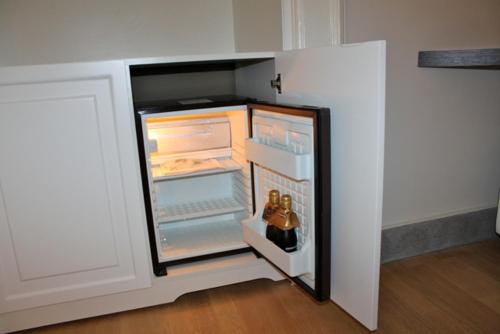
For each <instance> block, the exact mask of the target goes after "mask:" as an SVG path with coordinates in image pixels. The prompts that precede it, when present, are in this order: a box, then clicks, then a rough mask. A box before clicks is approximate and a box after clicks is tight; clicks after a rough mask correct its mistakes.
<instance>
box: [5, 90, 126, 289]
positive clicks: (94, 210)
mask: <svg viewBox="0 0 500 334" xmlns="http://www.w3.org/2000/svg"><path fill="white" fill-rule="evenodd" d="M3 108H5V110H4V111H3V112H1V113H0V155H1V156H2V157H4V159H2V160H3V161H2V163H1V164H0V182H1V190H2V193H3V198H4V210H5V211H6V214H7V221H8V228H9V230H10V231H9V232H10V238H11V239H12V240H11V241H12V244H13V245H14V251H15V257H16V264H17V270H18V273H19V276H20V279H21V280H22V281H25V280H30V279H36V278H41V277H46V276H52V275H61V274H67V273H72V272H77V271H86V270H89V269H95V268H104V267H110V266H116V265H117V264H118V258H117V254H116V250H115V248H116V245H115V241H114V239H113V230H112V226H111V224H110V223H111V217H112V214H111V211H110V204H111V203H110V199H109V195H108V192H107V189H106V187H107V185H106V176H105V166H104V161H103V151H102V148H101V142H100V138H99V123H98V117H97V110H96V100H95V97H93V96H89V97H75V98H68V99H62V100H48V101H30V102H18V103H11V104H8V105H4V107H3ZM42 254H43V256H44V257H46V258H49V259H50V261H47V262H45V261H41V259H40V258H39V257H40V255H42Z"/></svg>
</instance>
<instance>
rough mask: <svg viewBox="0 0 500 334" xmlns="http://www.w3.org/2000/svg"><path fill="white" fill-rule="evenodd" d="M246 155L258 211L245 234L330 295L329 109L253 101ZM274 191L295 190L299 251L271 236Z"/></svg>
mask: <svg viewBox="0 0 500 334" xmlns="http://www.w3.org/2000/svg"><path fill="white" fill-rule="evenodd" d="M248 110H249V117H250V123H251V134H250V138H249V139H247V141H246V145H245V146H246V157H247V159H248V160H249V161H251V162H252V164H253V184H254V197H255V200H254V204H255V214H254V215H253V216H252V217H251V218H249V219H246V220H244V221H243V222H242V228H243V239H244V240H245V242H247V243H248V244H249V245H250V246H252V247H253V248H254V249H255V250H256V251H257V252H258V253H260V254H261V255H262V256H263V257H264V258H266V259H267V260H268V261H269V262H270V263H272V264H273V265H274V266H275V267H276V268H278V269H279V270H281V271H282V272H283V273H285V274H286V275H287V276H289V277H290V278H292V279H293V280H294V281H295V282H296V283H297V284H298V285H299V286H301V287H302V288H303V289H304V290H305V291H307V292H308V293H309V294H311V295H312V296H313V297H314V298H316V299H317V300H326V299H329V298H330V256H331V255H330V254H331V247H330V239H331V237H330V236H331V233H330V231H331V211H330V210H331V209H330V207H331V205H330V202H331V175H330V174H331V162H330V155H331V150H330V112H329V109H324V108H315V107H305V106H297V107H295V106H293V107H291V106H283V105H275V104H250V105H249V106H248ZM270 190H278V191H279V192H280V194H281V195H285V194H287V195H290V196H291V198H292V209H293V211H294V212H295V213H296V215H297V217H298V219H299V226H298V227H297V228H295V230H296V234H297V250H295V251H293V252H285V251H284V250H282V249H281V248H280V247H278V246H277V245H276V244H275V243H274V242H273V241H271V240H268V239H267V238H266V228H267V223H266V222H265V221H264V220H263V218H262V212H263V209H264V205H265V203H266V202H267V200H268V193H269V191H270Z"/></svg>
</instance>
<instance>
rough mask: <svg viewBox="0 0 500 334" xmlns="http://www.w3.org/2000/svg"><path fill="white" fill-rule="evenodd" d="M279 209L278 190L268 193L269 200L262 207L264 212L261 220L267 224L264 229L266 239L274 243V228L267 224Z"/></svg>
mask: <svg viewBox="0 0 500 334" xmlns="http://www.w3.org/2000/svg"><path fill="white" fill-rule="evenodd" d="M279 207H280V192H279V191H278V190H274V189H273V190H271V191H269V200H268V202H267V203H266V205H265V206H264V212H262V219H264V221H265V222H267V227H266V238H267V239H269V240H271V241H273V242H274V238H275V235H276V228H275V227H274V226H273V225H272V224H270V223H269V218H270V217H271V216H272V215H273V214H274V213H275V212H276V211H277V210H278V209H279Z"/></svg>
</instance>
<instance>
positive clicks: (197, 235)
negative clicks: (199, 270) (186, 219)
mask: <svg viewBox="0 0 500 334" xmlns="http://www.w3.org/2000/svg"><path fill="white" fill-rule="evenodd" d="M160 240H161V246H162V253H161V260H162V261H173V260H179V259H185V258H189V257H194V256H200V255H205V254H212V253H218V252H224V251H229V250H233V249H240V248H245V247H248V245H247V244H246V243H245V242H244V241H243V235H242V231H241V224H240V221H237V220H226V221H220V222H210V223H200V224H184V223H179V224H169V225H165V226H163V227H162V228H161V229H160Z"/></svg>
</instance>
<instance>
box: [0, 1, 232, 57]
mask: <svg viewBox="0 0 500 334" xmlns="http://www.w3.org/2000/svg"><path fill="white" fill-rule="evenodd" d="M234 50H235V47H234V32H233V8H232V0H210V1H206V0H140V1H139V0H84V1H83V0H0V66H5V65H20V64H37V63H55V62H73V61H85V60H96V59H112V58H132V57H146V56H159V55H163V56H164V55H180V54H197V53H224V52H226V53H227V52H233V51H234Z"/></svg>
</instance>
